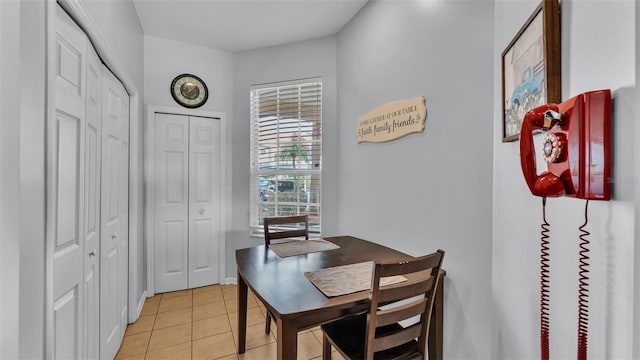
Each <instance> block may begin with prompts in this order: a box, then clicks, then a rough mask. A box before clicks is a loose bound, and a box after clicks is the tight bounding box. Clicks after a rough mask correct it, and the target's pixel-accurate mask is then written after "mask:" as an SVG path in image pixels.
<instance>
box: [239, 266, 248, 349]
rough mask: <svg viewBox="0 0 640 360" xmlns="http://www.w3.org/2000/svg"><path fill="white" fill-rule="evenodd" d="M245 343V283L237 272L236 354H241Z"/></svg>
mask: <svg viewBox="0 0 640 360" xmlns="http://www.w3.org/2000/svg"><path fill="white" fill-rule="evenodd" d="M246 344H247V283H246V282H245V281H244V279H243V278H242V276H241V275H240V273H238V354H243V353H244V351H245V347H246Z"/></svg>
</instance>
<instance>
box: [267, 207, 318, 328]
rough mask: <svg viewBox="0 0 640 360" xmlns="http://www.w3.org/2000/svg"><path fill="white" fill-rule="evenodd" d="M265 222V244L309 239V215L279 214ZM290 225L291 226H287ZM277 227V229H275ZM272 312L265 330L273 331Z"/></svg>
mask: <svg viewBox="0 0 640 360" xmlns="http://www.w3.org/2000/svg"><path fill="white" fill-rule="evenodd" d="M263 223H264V244H265V245H266V246H269V245H270V244H271V240H282V239H291V238H301V237H304V239H305V240H309V217H308V216H307V215H296V216H279V217H266V218H264V219H263ZM300 224H304V227H302V228H299V225H300ZM286 225H289V226H290V227H287V226H286ZM274 227H275V228H277V230H276V229H274ZM271 318H272V316H271V313H269V310H267V317H266V320H265V321H266V323H265V327H264V332H265V333H267V334H268V333H269V332H270V331H271Z"/></svg>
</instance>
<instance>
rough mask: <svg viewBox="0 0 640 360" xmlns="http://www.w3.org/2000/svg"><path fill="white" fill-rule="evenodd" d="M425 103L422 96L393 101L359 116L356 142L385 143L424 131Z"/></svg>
mask: <svg viewBox="0 0 640 360" xmlns="http://www.w3.org/2000/svg"><path fill="white" fill-rule="evenodd" d="M425 102H426V99H425V97H424V96H418V97H417V98H415V99H410V100H400V101H394V102H390V103H386V104H384V105H381V106H378V107H377V108H375V109H373V110H371V111H369V112H368V113H366V114H364V115H362V116H359V117H358V126H357V139H358V142H359V143H360V142H385V141H391V140H395V139H398V138H401V137H403V136H405V135H408V134H411V133H417V132H422V131H424V121H425V119H426V117H427V106H426V104H425Z"/></svg>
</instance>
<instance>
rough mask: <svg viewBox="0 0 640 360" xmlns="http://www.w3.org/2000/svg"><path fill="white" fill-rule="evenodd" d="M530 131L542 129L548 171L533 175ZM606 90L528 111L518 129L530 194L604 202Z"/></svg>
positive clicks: (607, 129)
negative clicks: (544, 133)
mask: <svg viewBox="0 0 640 360" xmlns="http://www.w3.org/2000/svg"><path fill="white" fill-rule="evenodd" d="M535 130H546V131H547V135H546V136H545V139H544V145H543V157H544V159H545V161H546V162H547V168H548V170H547V171H544V172H543V173H541V174H539V175H538V174H537V170H536V155H535V149H534V146H533V134H532V132H533V131H535ZM610 137H611V91H610V90H608V89H607V90H596V91H590V92H586V93H583V94H580V95H578V96H576V97H573V98H571V99H569V100H567V101H565V102H562V103H560V104H546V105H542V106H539V107H536V108H534V109H533V110H531V111H529V112H528V113H527V114H526V115H525V116H524V120H523V122H522V129H521V131H520V164H521V166H522V173H523V174H524V177H525V180H526V182H527V185H528V186H529V190H531V193H532V194H533V195H536V196H541V197H558V196H571V197H576V198H580V199H587V200H609V199H610V198H611V191H610V186H609V184H608V180H609V178H610V176H611V164H610V161H609V159H610V158H611V142H610Z"/></svg>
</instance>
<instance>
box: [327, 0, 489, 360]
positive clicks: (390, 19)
mask: <svg viewBox="0 0 640 360" xmlns="http://www.w3.org/2000/svg"><path fill="white" fill-rule="evenodd" d="M493 52H494V47H493V2H490V1H415V2H412V1H402V2H391V1H373V2H370V3H368V4H367V5H366V6H365V7H364V8H363V9H362V10H361V11H360V13H358V15H357V16H356V17H355V18H354V19H353V20H352V21H351V22H350V23H349V24H348V25H347V26H346V27H345V28H344V29H343V30H342V31H341V32H340V34H339V36H338V94H339V96H338V139H339V143H338V147H339V149H338V153H339V157H338V174H339V176H338V178H339V186H338V187H336V188H335V189H334V188H330V189H326V191H337V194H338V203H337V207H336V208H335V211H337V219H338V228H337V230H338V232H339V233H341V234H350V235H354V236H358V237H362V238H364V239H368V240H372V241H375V242H377V243H381V244H384V245H388V246H392V247H394V248H396V249H399V250H402V251H404V252H407V253H409V254H412V255H422V254H426V253H429V252H433V251H435V250H436V249H438V248H441V249H444V250H445V251H446V255H445V259H444V268H445V269H446V270H447V277H446V279H445V294H444V295H445V334H444V357H445V358H446V359H488V358H491V356H490V354H491V352H490V350H491V346H490V330H489V329H490V328H491V321H492V316H491V301H490V300H491V298H490V294H491V293H490V275H491V238H492V235H491V231H492V229H491V228H492V225H491V210H490V209H491V199H492V197H491V193H492V171H491V168H492V139H493V134H492V132H491V131H492V126H491V124H492V123H493V121H494V119H493V112H492V110H493V107H492V102H493V94H492V92H491V90H490V89H491V86H492V84H493V77H494V74H493V70H492V60H491V59H492V54H493ZM419 95H424V96H425V97H426V99H427V119H426V123H425V127H426V128H425V130H424V133H420V134H411V135H408V136H406V137H403V138H401V139H399V140H396V141H392V142H388V143H377V144H372V143H361V144H358V143H357V142H356V136H355V128H356V119H357V117H358V116H359V115H362V114H364V113H366V112H368V111H369V110H371V109H373V108H375V107H377V106H379V105H382V104H384V103H387V102H391V101H396V100H401V99H409V98H414V97H416V96H419ZM325 210H326V208H325Z"/></svg>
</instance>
